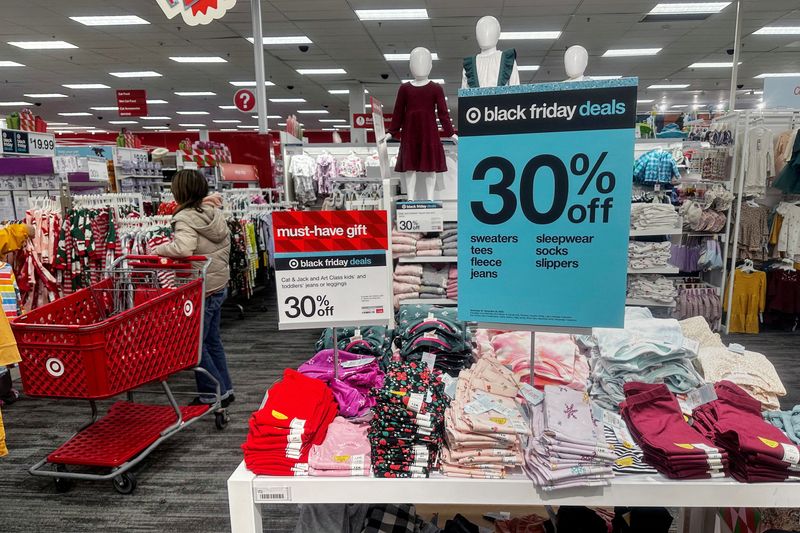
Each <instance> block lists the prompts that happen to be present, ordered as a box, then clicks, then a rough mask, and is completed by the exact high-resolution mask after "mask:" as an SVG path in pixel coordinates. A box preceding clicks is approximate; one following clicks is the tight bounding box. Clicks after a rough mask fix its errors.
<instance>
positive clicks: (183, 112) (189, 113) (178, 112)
mask: <svg viewBox="0 0 800 533" xmlns="http://www.w3.org/2000/svg"><path fill="white" fill-rule="evenodd" d="M175 112H176V113H177V114H179V115H208V114H209V113H208V111H175Z"/></svg>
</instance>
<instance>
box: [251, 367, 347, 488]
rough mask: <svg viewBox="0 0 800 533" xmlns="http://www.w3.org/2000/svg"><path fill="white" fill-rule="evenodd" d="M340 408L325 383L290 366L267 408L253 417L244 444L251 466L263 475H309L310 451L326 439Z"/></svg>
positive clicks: (271, 392) (273, 388)
mask: <svg viewBox="0 0 800 533" xmlns="http://www.w3.org/2000/svg"><path fill="white" fill-rule="evenodd" d="M337 409H338V408H337V404H336V400H335V399H334V397H333V393H332V392H331V390H330V389H329V388H328V386H327V385H325V383H323V382H322V381H320V380H318V379H314V378H309V377H307V376H304V375H303V374H301V373H299V372H297V371H296V370H292V369H291V368H287V369H286V370H285V371H284V372H283V379H282V380H281V381H279V382H278V383H276V384H275V385H273V386H272V388H271V389H270V390H269V395H268V396H267V401H266V403H265V404H264V407H262V408H261V409H259V410H258V411H256V412H255V413H253V415H252V416H251V417H250V432H249V433H248V434H247V440H246V441H245V443H244V444H243V445H242V450H244V462H245V464H246V465H247V468H248V469H249V470H250V471H252V472H253V473H255V474H262V475H271V476H305V475H308V452H309V450H310V449H311V446H312V445H314V444H317V445H319V444H322V442H323V441H324V440H325V435H326V434H327V432H328V425H330V423H331V422H332V421H333V419H334V418H335V417H336V413H337Z"/></svg>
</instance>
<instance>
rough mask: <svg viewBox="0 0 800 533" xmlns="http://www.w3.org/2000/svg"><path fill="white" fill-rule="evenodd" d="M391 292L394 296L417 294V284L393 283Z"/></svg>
mask: <svg viewBox="0 0 800 533" xmlns="http://www.w3.org/2000/svg"><path fill="white" fill-rule="evenodd" d="M392 290H393V292H394V294H406V293H409V292H416V293H418V292H419V284H416V285H415V284H413V283H401V282H399V281H395V282H394V283H392Z"/></svg>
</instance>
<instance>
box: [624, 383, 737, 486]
mask: <svg viewBox="0 0 800 533" xmlns="http://www.w3.org/2000/svg"><path fill="white" fill-rule="evenodd" d="M623 390H624V392H625V401H623V402H622V404H621V412H622V418H624V419H625V423H626V424H627V425H628V430H630V432H631V435H633V438H634V440H636V443H637V444H638V445H639V446H640V447H641V448H642V451H643V452H644V460H645V461H646V462H647V463H649V464H650V465H652V466H653V467H655V469H656V470H658V471H659V472H661V473H662V474H664V475H665V476H667V477H669V478H673V479H704V478H712V477H723V476H724V475H725V474H726V472H728V467H729V460H728V452H727V451H725V450H724V449H723V448H721V447H718V445H715V444H714V442H713V441H712V440H710V439H708V438H707V437H705V436H704V435H702V434H701V433H700V432H698V431H697V430H696V429H695V428H693V427H692V426H690V425H689V424H688V423H687V422H686V419H684V417H683V413H682V412H681V408H680V405H679V404H678V400H677V399H676V398H675V396H674V395H673V394H672V393H671V392H670V391H669V389H667V386H666V385H664V384H663V383H659V384H653V385H651V384H647V383H638V382H629V383H626V384H625V385H624V386H623Z"/></svg>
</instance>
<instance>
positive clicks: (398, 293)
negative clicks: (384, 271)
mask: <svg viewBox="0 0 800 533" xmlns="http://www.w3.org/2000/svg"><path fill="white" fill-rule="evenodd" d="M421 285H422V265H405V264H398V265H397V266H396V267H395V269H394V275H393V282H392V289H393V291H392V292H393V293H394V308H395V309H400V302H402V301H403V300H408V299H415V298H419V289H420V286H421Z"/></svg>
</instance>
